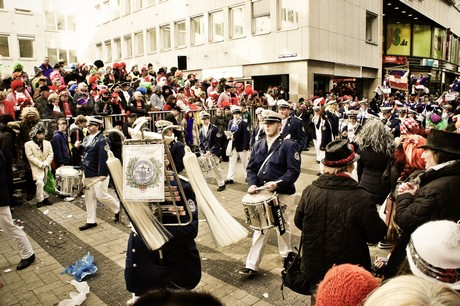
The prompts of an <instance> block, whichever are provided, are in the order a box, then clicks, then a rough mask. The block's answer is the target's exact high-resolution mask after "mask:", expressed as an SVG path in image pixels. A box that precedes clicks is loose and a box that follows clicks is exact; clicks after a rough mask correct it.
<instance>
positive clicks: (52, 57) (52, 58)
mask: <svg viewBox="0 0 460 306" xmlns="http://www.w3.org/2000/svg"><path fill="white" fill-rule="evenodd" d="M47 54H48V59H49V62H50V65H51V66H53V65H54V64H56V63H57V62H58V61H59V60H58V58H59V57H58V51H57V49H54V48H47Z"/></svg>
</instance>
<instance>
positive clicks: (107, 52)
mask: <svg viewBox="0 0 460 306" xmlns="http://www.w3.org/2000/svg"><path fill="white" fill-rule="evenodd" d="M104 45H105V61H106V62H111V61H112V43H111V42H110V41H106V42H105V44H104Z"/></svg>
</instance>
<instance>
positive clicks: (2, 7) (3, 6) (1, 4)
mask: <svg viewBox="0 0 460 306" xmlns="http://www.w3.org/2000/svg"><path fill="white" fill-rule="evenodd" d="M4 8H5V4H4V3H3V0H0V9H4Z"/></svg>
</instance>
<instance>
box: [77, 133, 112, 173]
mask: <svg viewBox="0 0 460 306" xmlns="http://www.w3.org/2000/svg"><path fill="white" fill-rule="evenodd" d="M83 148H84V149H83V169H84V171H85V177H88V178H89V177H95V176H108V175H109V169H108V168H107V152H108V150H109V145H108V144H107V140H106V139H105V136H104V135H103V134H102V133H101V132H99V133H98V134H97V135H96V136H94V138H93V140H92V141H91V142H89V136H87V137H85V139H83Z"/></svg>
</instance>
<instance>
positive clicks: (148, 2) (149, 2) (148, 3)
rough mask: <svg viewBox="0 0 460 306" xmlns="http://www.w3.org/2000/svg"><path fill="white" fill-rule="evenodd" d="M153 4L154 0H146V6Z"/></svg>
mask: <svg viewBox="0 0 460 306" xmlns="http://www.w3.org/2000/svg"><path fill="white" fill-rule="evenodd" d="M151 5H155V0H147V6H151Z"/></svg>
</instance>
